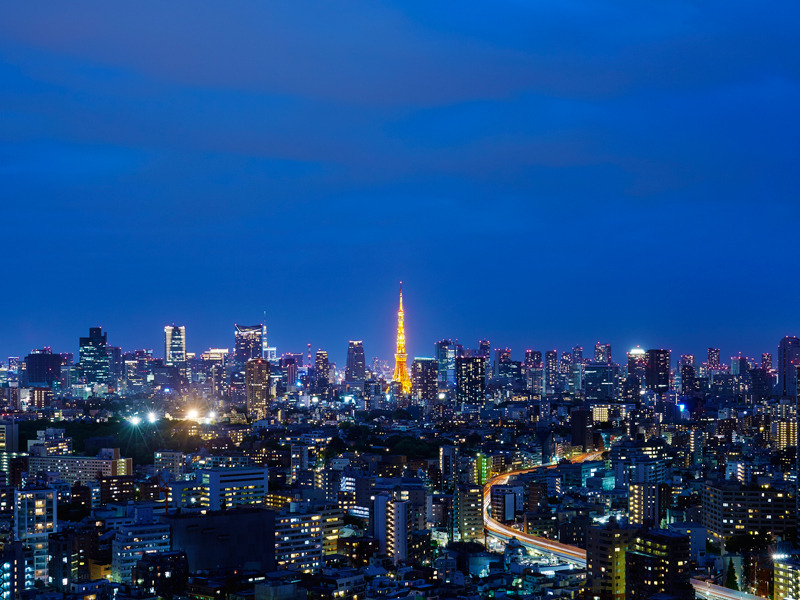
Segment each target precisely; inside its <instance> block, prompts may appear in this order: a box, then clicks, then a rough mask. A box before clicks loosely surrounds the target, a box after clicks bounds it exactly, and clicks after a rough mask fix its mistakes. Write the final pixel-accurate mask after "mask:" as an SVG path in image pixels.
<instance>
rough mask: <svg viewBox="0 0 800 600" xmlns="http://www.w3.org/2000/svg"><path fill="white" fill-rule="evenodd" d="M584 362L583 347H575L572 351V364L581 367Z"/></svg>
mask: <svg viewBox="0 0 800 600" xmlns="http://www.w3.org/2000/svg"><path fill="white" fill-rule="evenodd" d="M582 362H583V347H582V346H575V347H574V348H573V349H572V364H574V365H579V364H581V363H582Z"/></svg>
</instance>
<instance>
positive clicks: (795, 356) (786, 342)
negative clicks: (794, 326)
mask: <svg viewBox="0 0 800 600" xmlns="http://www.w3.org/2000/svg"><path fill="white" fill-rule="evenodd" d="M798 365H800V339H797V338H796V337H795V336H788V335H787V336H786V337H785V338H783V339H782V340H781V342H780V344H779V346H778V395H780V396H781V397H782V398H792V399H794V398H797V366H798Z"/></svg>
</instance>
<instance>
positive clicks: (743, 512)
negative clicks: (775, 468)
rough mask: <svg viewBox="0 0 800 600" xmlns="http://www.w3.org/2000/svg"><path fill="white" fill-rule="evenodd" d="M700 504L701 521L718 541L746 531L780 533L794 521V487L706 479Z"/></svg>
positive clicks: (785, 530)
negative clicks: (760, 485)
mask: <svg viewBox="0 0 800 600" xmlns="http://www.w3.org/2000/svg"><path fill="white" fill-rule="evenodd" d="M701 506H702V507H703V516H702V518H703V525H705V526H706V528H708V533H709V536H711V537H712V538H713V539H714V540H716V541H718V542H722V541H727V540H728V539H730V538H731V537H732V536H734V535H739V534H742V533H746V532H748V531H759V532H761V533H766V534H769V535H771V536H783V535H786V532H787V531H789V530H790V529H792V528H793V527H795V526H796V524H797V511H796V507H795V496H794V490H791V491H789V490H786V489H778V488H774V487H755V486H746V485H743V484H742V483H740V482H735V481H718V482H707V483H706V484H705V486H704V487H703V494H702V504H701Z"/></svg>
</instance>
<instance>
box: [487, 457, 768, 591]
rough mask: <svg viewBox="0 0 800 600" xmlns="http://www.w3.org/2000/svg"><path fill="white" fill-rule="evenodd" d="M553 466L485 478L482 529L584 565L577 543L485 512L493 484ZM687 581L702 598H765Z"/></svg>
mask: <svg viewBox="0 0 800 600" xmlns="http://www.w3.org/2000/svg"><path fill="white" fill-rule="evenodd" d="M601 454H602V452H588V453H586V454H581V455H579V456H576V457H575V458H573V460H572V462H585V461H589V460H596V459H597V458H599V457H600V455H601ZM555 466H556V465H547V466H541V467H534V468H531V469H518V470H516V471H508V472H507V473H501V474H500V475H495V476H494V477H492V478H491V479H490V480H489V481H487V482H486V485H485V486H484V488H483V529H484V531H485V533H486V535H489V536H491V537H493V538H496V539H499V540H502V541H504V542H507V541H509V540H510V539H512V538H516V539H517V540H518V541H519V542H520V543H521V544H522V545H523V546H525V547H526V548H530V549H532V550H534V551H536V552H538V553H540V554H546V555H549V556H553V557H556V558H558V559H561V560H563V561H564V562H566V563H569V564H573V565H575V566H576V567H580V568H585V567H586V550H584V549H582V548H578V547H577V546H570V545H568V544H562V543H561V542H557V541H555V540H550V539H547V538H544V537H541V536H537V535H531V534H529V533H523V532H522V531H519V530H518V529H514V528H513V527H509V526H508V525H504V524H503V523H500V522H499V521H497V520H495V519H494V518H492V515H491V513H490V511H489V505H490V503H491V498H492V486H493V485H498V484H500V485H502V484H505V483H507V482H508V480H509V478H510V477H513V476H515V475H521V474H523V473H530V472H532V471H536V470H537V469H552V468H554V467H555ZM691 584H692V587H693V588H694V591H695V597H696V598H701V599H703V600H765V599H764V598H762V597H761V596H753V595H752V594H747V593H745V592H735V591H733V590H729V589H728V588H724V587H722V586H718V585H714V584H712V583H709V582H707V581H700V580H697V579H692V580H691Z"/></svg>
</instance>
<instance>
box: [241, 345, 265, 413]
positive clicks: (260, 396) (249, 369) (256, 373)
mask: <svg viewBox="0 0 800 600" xmlns="http://www.w3.org/2000/svg"><path fill="white" fill-rule="evenodd" d="M269 373H270V366H269V361H267V360H264V359H263V358H251V359H250V360H248V361H247V362H246V363H245V368H244V380H245V393H246V397H247V415H248V416H249V417H251V418H254V419H263V418H265V417H266V416H267V412H268V411H269V399H270V381H269Z"/></svg>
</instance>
